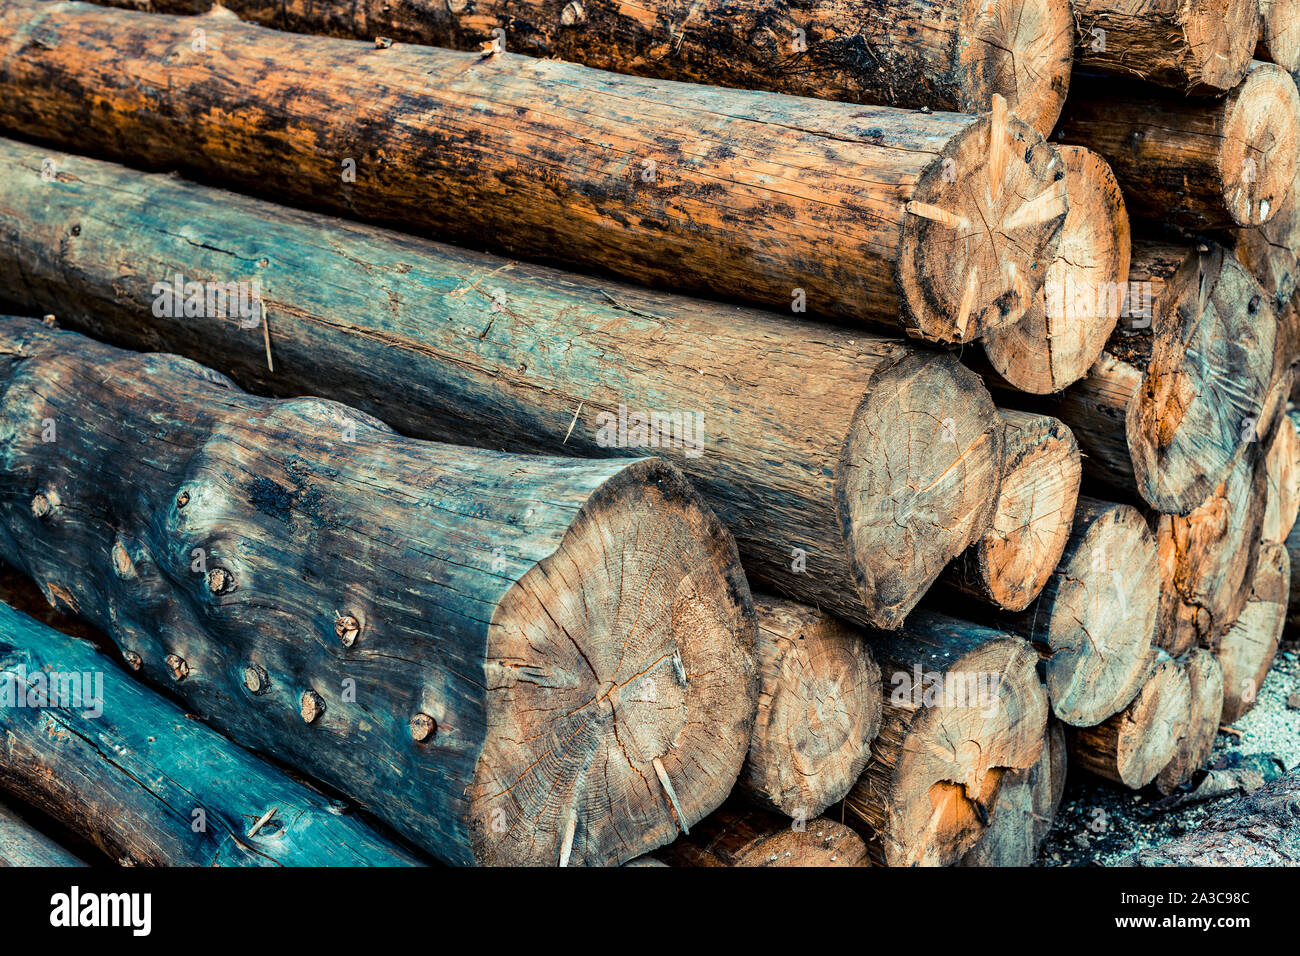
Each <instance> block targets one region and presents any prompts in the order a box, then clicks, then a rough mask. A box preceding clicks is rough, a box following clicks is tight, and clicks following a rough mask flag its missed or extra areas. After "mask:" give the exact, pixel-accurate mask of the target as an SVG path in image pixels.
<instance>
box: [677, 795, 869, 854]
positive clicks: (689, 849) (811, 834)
mask: <svg viewBox="0 0 1300 956" xmlns="http://www.w3.org/2000/svg"><path fill="white" fill-rule="evenodd" d="M656 856H658V857H661V858H662V859H664V860H666V861H668V863H669V864H670V865H672V866H693V867H699V866H708V867H733V866H734V867H767V866H778V867H784V866H831V867H845V866H869V865H870V858H869V857H868V855H867V846H866V844H865V843H864V842H863V841H862V838H861V837H860V836H858V835H857V834H856V833H855V832H853V830H851V829H850V828H848V827H846V826H845V825H844V824H842V823H837V822H835V821H834V820H828V819H826V818H825V817H818V818H817V819H815V820H790V819H788V818H786V817H783V816H779V815H777V814H773V813H768V812H766V811H763V810H758V809H754V808H748V807H744V806H740V805H737V804H735V803H728V804H727V805H726V806H725V807H723V808H722V809H721V810H719V811H718V812H717V813H715V814H713V815H712V816H710V817H709V818H708V819H707V820H705V821H704V822H703V823H701V824H700V826H699V827H698V828H696V829H695V830H693V831H692V832H691V834H690V835H689V836H684V837H682V838H681V839H679V840H677V842H675V843H673V844H672V846H669V847H666V848H664V849H663V850H661V851H659V852H658V853H657V854H656Z"/></svg>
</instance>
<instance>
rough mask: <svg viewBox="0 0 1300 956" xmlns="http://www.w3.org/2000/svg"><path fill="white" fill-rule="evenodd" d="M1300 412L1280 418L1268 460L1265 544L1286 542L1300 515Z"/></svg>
mask: <svg viewBox="0 0 1300 956" xmlns="http://www.w3.org/2000/svg"><path fill="white" fill-rule="evenodd" d="M1298 419H1300V411H1298V410H1296V409H1294V408H1292V409H1290V410H1289V411H1288V412H1287V413H1286V414H1284V415H1282V416H1281V417H1280V418H1279V421H1278V423H1277V428H1276V429H1275V430H1274V432H1273V437H1272V440H1271V441H1270V442H1269V444H1268V450H1267V452H1266V457H1265V460H1264V468H1265V471H1266V472H1267V474H1268V491H1267V495H1268V500H1267V502H1266V504H1265V506H1264V525H1263V527H1262V528H1261V529H1260V535H1261V537H1262V538H1263V540H1265V541H1273V542H1277V543H1279V544H1281V543H1283V542H1285V541H1286V539H1287V537H1288V536H1289V535H1290V534H1291V528H1292V527H1293V526H1294V525H1295V522H1296V515H1297V513H1298V512H1300V426H1298V425H1297V420H1298Z"/></svg>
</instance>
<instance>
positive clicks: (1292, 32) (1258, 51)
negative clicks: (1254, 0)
mask: <svg viewBox="0 0 1300 956" xmlns="http://www.w3.org/2000/svg"><path fill="white" fill-rule="evenodd" d="M1259 13H1260V23H1259V44H1258V45H1257V46H1256V47H1255V59H1257V60H1270V61H1272V62H1273V63H1276V64H1277V65H1278V66H1280V67H1282V69H1284V70H1286V71H1287V72H1288V73H1300V0H1259Z"/></svg>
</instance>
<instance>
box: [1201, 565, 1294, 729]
mask: <svg viewBox="0 0 1300 956" xmlns="http://www.w3.org/2000/svg"><path fill="white" fill-rule="evenodd" d="M1290 590H1291V558H1290V555H1289V554H1288V552H1287V549H1286V548H1285V547H1284V546H1282V545H1280V544H1276V543H1274V542H1271V541H1270V542H1265V543H1264V544H1262V545H1260V549H1259V563H1258V565H1257V567H1256V571H1255V580H1254V582H1253V584H1252V585H1251V589H1250V599H1249V600H1248V601H1247V602H1246V607H1245V608H1244V609H1243V610H1242V612H1241V616H1240V617H1238V618H1237V620H1236V622H1235V623H1234V624H1233V625H1232V627H1230V628H1228V632H1227V633H1226V634H1224V635H1223V638H1222V640H1220V641H1219V646H1218V648H1217V649H1216V650H1215V654H1216V655H1217V656H1218V658H1219V665H1220V666H1221V667H1222V668H1223V713H1222V715H1221V717H1220V719H1221V720H1222V722H1223V723H1225V724H1232V723H1234V722H1236V721H1237V720H1239V719H1241V716H1242V715H1243V714H1245V713H1246V711H1248V710H1250V709H1251V708H1252V707H1254V706H1255V701H1256V700H1257V699H1258V697H1259V689H1260V687H1262V686H1263V684H1264V679H1265V677H1267V676H1268V671H1269V668H1270V667H1272V665H1273V657H1274V655H1275V654H1276V653H1277V646H1278V641H1280V640H1281V638H1282V629H1283V628H1284V627H1285V626H1286V610H1287V597H1288V594H1289V592H1290Z"/></svg>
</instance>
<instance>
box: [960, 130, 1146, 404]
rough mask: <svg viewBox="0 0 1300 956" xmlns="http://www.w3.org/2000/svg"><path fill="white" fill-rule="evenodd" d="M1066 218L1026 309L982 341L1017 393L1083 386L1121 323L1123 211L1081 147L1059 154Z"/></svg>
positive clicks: (1102, 171) (1107, 177) (1100, 164)
mask: <svg viewBox="0 0 1300 956" xmlns="http://www.w3.org/2000/svg"><path fill="white" fill-rule="evenodd" d="M1058 152H1059V153H1060V155H1061V163H1062V166H1063V167H1064V169H1065V183H1066V187H1067V192H1068V193H1069V196H1070V210H1069V212H1067V213H1066V214H1065V225H1064V226H1063V227H1062V230H1061V247H1060V249H1059V250H1058V251H1057V253H1056V259H1055V260H1053V262H1052V264H1051V265H1050V266H1049V267H1048V269H1047V281H1046V282H1045V283H1044V285H1043V289H1042V292H1041V293H1040V295H1039V297H1038V298H1037V300H1036V301H1035V302H1034V305H1033V307H1032V308H1030V310H1029V312H1028V313H1027V314H1026V315H1025V317H1024V318H1023V319H1021V320H1020V321H1019V322H1017V323H1015V324H1014V325H1011V326H1007V327H1005V328H1001V329H996V330H994V331H992V332H989V333H988V334H987V335H985V336H984V338H983V340H982V341H983V345H984V354H985V355H986V356H987V357H988V360H989V363H990V364H991V365H992V366H993V368H994V369H995V370H996V371H997V373H998V374H999V375H1001V376H1002V377H1003V378H1005V379H1006V380H1007V381H1008V382H1010V383H1011V384H1012V385H1014V386H1015V387H1016V388H1018V389H1020V390H1021V391H1022V392H1033V393H1037V394H1046V393H1049V392H1059V391H1060V390H1061V389H1063V388H1065V387H1066V386H1067V385H1070V384H1072V383H1073V382H1077V381H1078V380H1079V379H1081V378H1083V377H1084V376H1085V375H1086V374H1087V373H1088V369H1089V368H1090V367H1091V366H1092V364H1093V362H1095V361H1096V360H1097V356H1098V355H1100V354H1101V350H1102V347H1103V346H1104V345H1105V344H1106V339H1107V338H1108V337H1109V336H1110V334H1111V332H1112V331H1113V330H1114V328H1115V322H1116V320H1117V319H1118V318H1119V306H1120V303H1121V301H1122V293H1123V290H1124V288H1125V284H1126V283H1127V282H1128V276H1129V259H1130V252H1131V240H1130V235H1129V222H1128V211H1127V208H1126V207H1125V205H1124V198H1123V196H1122V195H1121V194H1120V188H1119V183H1118V182H1116V181H1115V174H1114V173H1113V172H1111V168H1110V166H1108V165H1107V164H1106V161H1105V160H1104V159H1102V158H1101V157H1100V156H1098V155H1097V154H1096V153H1094V152H1092V151H1090V150H1086V149H1083V148H1082V147H1079V146H1062V147H1060V149H1059V150H1058Z"/></svg>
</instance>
